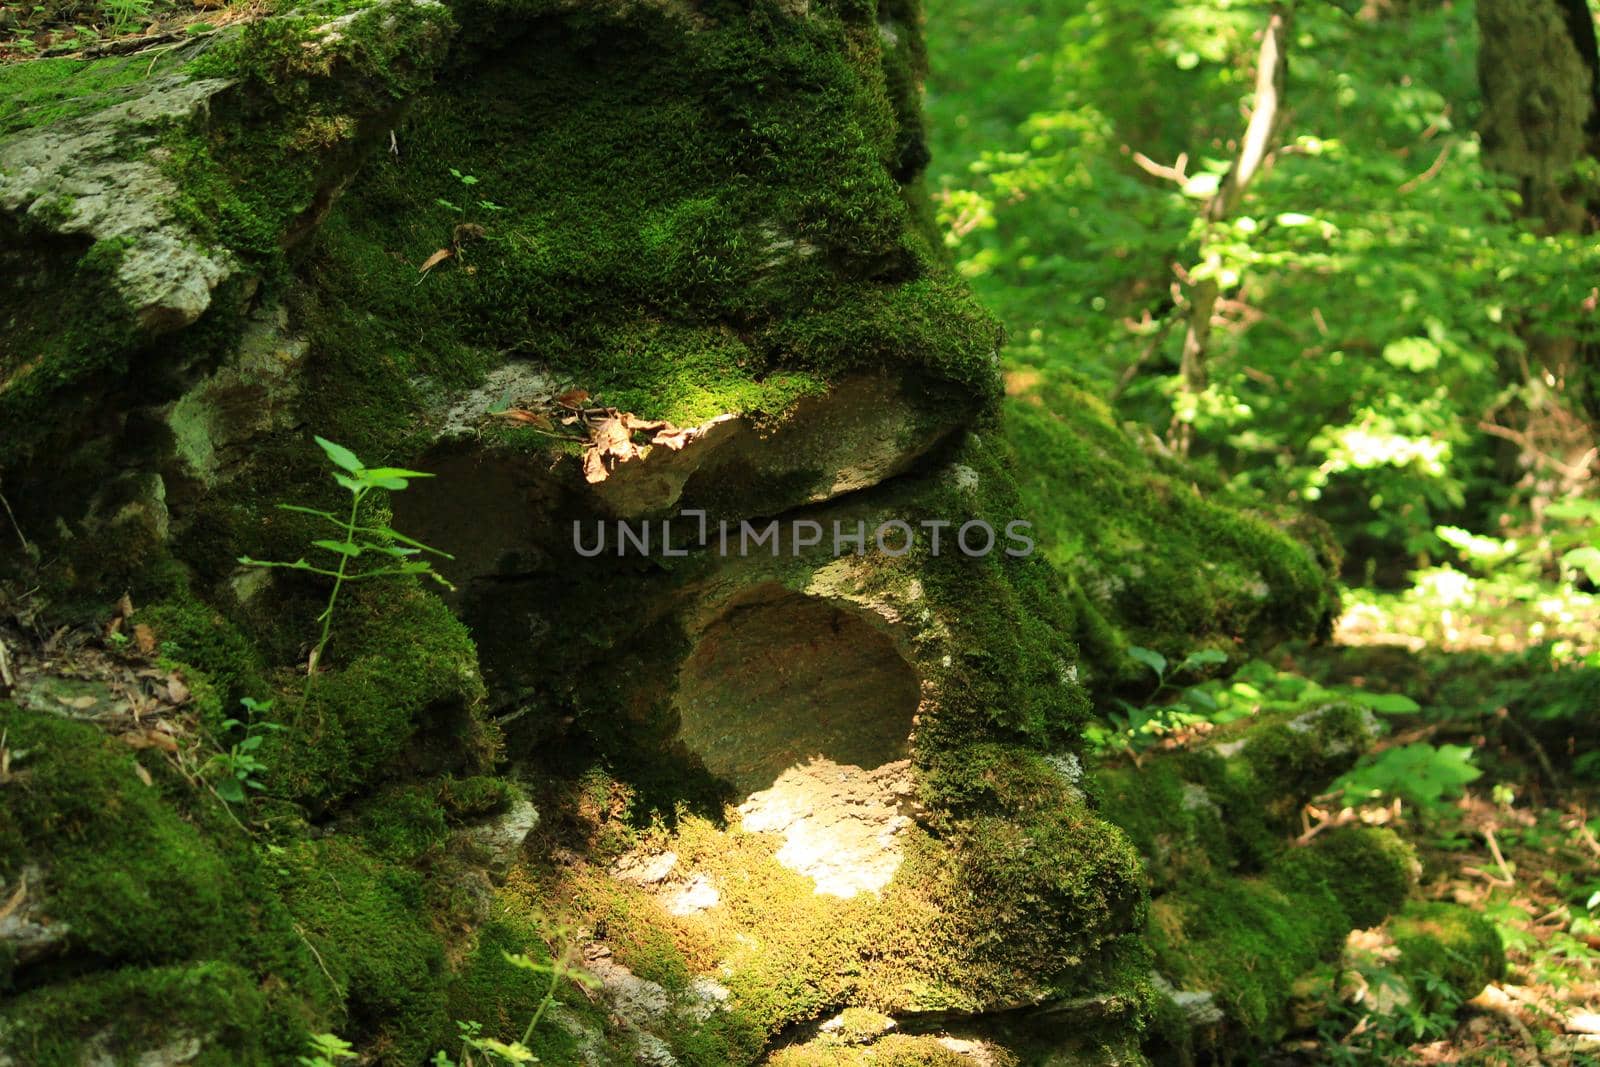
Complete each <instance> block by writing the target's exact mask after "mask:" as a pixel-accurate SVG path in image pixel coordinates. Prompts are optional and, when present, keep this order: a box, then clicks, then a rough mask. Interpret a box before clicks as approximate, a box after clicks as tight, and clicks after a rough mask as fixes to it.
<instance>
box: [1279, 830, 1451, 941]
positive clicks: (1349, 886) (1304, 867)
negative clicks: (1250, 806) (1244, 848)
mask: <svg viewBox="0 0 1600 1067" xmlns="http://www.w3.org/2000/svg"><path fill="white" fill-rule="evenodd" d="M1419 870H1420V865H1419V864H1418V863H1417V857H1416V853H1414V852H1413V851H1412V850H1411V846H1410V845H1408V844H1406V843H1405V842H1404V841H1402V840H1401V839H1400V838H1399V837H1398V836H1396V835H1395V834H1394V833H1393V832H1392V831H1389V830H1382V829H1374V828H1371V827H1362V826H1345V827H1339V828H1337V829H1334V830H1331V831H1329V832H1327V833H1325V834H1323V835H1321V836H1320V837H1319V838H1318V840H1317V847H1316V848H1300V849H1292V850H1291V851H1290V852H1289V853H1288V855H1286V856H1285V857H1284V858H1283V859H1282V860H1281V861H1280V862H1279V863H1278V864H1277V865H1276V867H1274V869H1273V872H1272V877H1273V879H1274V880H1275V881H1277V883H1278V884H1279V885H1281V886H1284V887H1285V888H1288V889H1291V890H1294V891H1298V892H1300V893H1303V894H1305V895H1308V896H1315V895H1318V894H1319V892H1320V891H1321V890H1322V889H1326V890H1327V891H1328V892H1330V893H1332V895H1333V897H1334V899H1336V900H1337V901H1338V902H1339V908H1340V910H1341V911H1342V912H1343V913H1344V915H1345V917H1346V918H1347V919H1348V920H1349V925H1350V927H1351V928H1353V929H1365V928H1367V927H1369V926H1376V925H1377V924H1378V923H1380V922H1382V921H1383V920H1384V917H1385V916H1387V915H1389V914H1391V913H1392V912H1394V911H1395V910H1396V909H1398V908H1399V907H1400V905H1401V903H1402V902H1403V901H1404V900H1405V899H1406V896H1407V895H1408V894H1409V893H1410V892H1411V889H1412V887H1413V886H1415V885H1416V880H1417V873H1418V871H1419Z"/></svg>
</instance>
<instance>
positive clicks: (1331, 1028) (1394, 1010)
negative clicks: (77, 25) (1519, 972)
mask: <svg viewBox="0 0 1600 1067" xmlns="http://www.w3.org/2000/svg"><path fill="white" fill-rule="evenodd" d="M1350 977H1351V978H1354V979H1356V981H1357V982H1358V984H1359V987H1360V988H1361V989H1362V990H1364V993H1363V995H1362V996H1360V997H1359V998H1358V1002H1356V1003H1352V1002H1350V1001H1346V1000H1344V999H1337V1000H1335V1002H1334V1003H1332V1004H1330V1005H1329V1011H1328V1013H1327V1014H1326V1015H1324V1016H1323V1017H1322V1019H1321V1021H1320V1022H1319V1024H1318V1026H1317V1030H1318V1033H1319V1034H1320V1036H1321V1038H1322V1040H1321V1041H1320V1042H1319V1043H1318V1044H1319V1051H1320V1052H1321V1053H1322V1055H1323V1056H1324V1058H1325V1059H1326V1062H1328V1063H1332V1064H1341V1065H1349V1067H1355V1065H1357V1064H1367V1063H1408V1062H1411V1061H1412V1060H1413V1059H1414V1054H1413V1052H1412V1049H1411V1046H1412V1045H1414V1044H1416V1043H1417V1042H1420V1041H1436V1040H1439V1039H1441V1038H1444V1037H1446V1036H1447V1035H1449V1034H1450V1032H1451V1031H1452V1030H1454V1029H1455V1026H1456V1012H1457V1011H1458V1010H1459V1009H1460V1007H1461V994H1460V993H1458V992H1457V991H1456V990H1455V989H1454V987H1452V986H1451V985H1450V983H1448V982H1446V981H1445V980H1444V979H1442V978H1440V977H1439V976H1438V975H1435V974H1431V973H1428V972H1426V971H1422V972H1418V973H1416V974H1412V975H1410V976H1409V977H1408V978H1402V977H1400V976H1399V975H1396V974H1394V973H1392V972H1390V971H1388V970H1385V969H1384V968H1383V967H1382V966H1381V965H1360V966H1357V967H1356V968H1355V969H1354V970H1353V971H1352V972H1351V973H1350Z"/></svg>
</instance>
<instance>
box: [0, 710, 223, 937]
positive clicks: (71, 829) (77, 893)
mask: <svg viewBox="0 0 1600 1067" xmlns="http://www.w3.org/2000/svg"><path fill="white" fill-rule="evenodd" d="M0 728H3V729H4V730H5V732H6V736H7V745H8V746H9V748H10V749H11V751H12V752H14V753H16V752H22V753H25V754H26V756H25V760H17V761H16V768H15V769H16V770H17V771H19V772H22V773H23V774H24V775H25V777H22V778H21V779H20V780H19V781H18V782H17V783H16V784H15V786H14V787H8V788H7V789H6V790H5V793H4V796H3V798H0V799H3V801H4V804H5V809H6V816H7V818H6V822H7V824H8V825H9V826H10V827H12V828H13V830H12V831H11V833H10V834H8V835H7V836H8V837H9V836H12V835H15V837H14V840H13V843H14V844H15V845H16V846H17V847H16V848H8V849H6V850H5V854H4V856H3V857H0V865H3V867H4V870H3V874H4V876H5V878H6V880H7V881H8V882H12V881H15V880H16V879H17V878H18V877H19V876H20V874H21V870H20V864H21V863H22V862H23V861H24V859H26V860H29V861H31V862H34V863H37V864H41V865H42V866H43V867H44V869H45V872H46V879H47V882H46V884H47V885H48V887H49V888H48V900H49V901H50V914H51V917H52V918H53V919H55V920H56V921H59V922H63V923H65V924H66V925H67V926H68V927H69V928H70V930H71V934H70V938H71V943H72V944H73V945H76V946H78V947H79V948H80V949H81V950H83V951H86V952H90V953H92V954H93V955H94V956H96V957H98V958H100V959H102V960H107V961H117V962H130V963H159V962H166V961H173V960H183V959H187V958H189V957H191V956H194V955H196V954H201V953H205V952H209V951H214V950H215V948H216V946H217V945H218V944H220V943H226V942H227V941H228V940H229V936H230V930H229V923H230V916H229V914H228V912H229V905H230V903H232V902H233V901H234V900H235V896H234V894H233V893H232V892H231V890H230V886H231V885H232V876H231V873H230V871H229V867H228V864H227V862H226V861H225V859H224V858H223V856H222V855H221V854H220V853H219V852H218V851H217V850H216V849H215V848H213V847H211V846H210V845H209V844H208V843H207V842H206V841H205V840H204V839H203V838H202V836H201V834H200V833H199V831H198V830H196V829H195V827H194V826H192V825H191V824H189V823H188V822H185V821H184V820H183V819H181V818H179V817H178V815H177V814H176V813H175V812H174V811H173V810H172V809H171V808H169V807H168V806H166V805H165V804H164V803H163V802H162V796H161V793H160V791H158V790H157V789H156V788H154V787H152V786H147V785H145V784H144V783H143V782H142V781H141V780H140V779H139V777H138V776H137V775H136V773H135V767H134V762H135V761H134V757H133V754H132V751H131V750H128V749H127V748H126V747H125V746H120V745H118V746H115V747H113V743H109V742H107V741H106V740H105V739H104V737H103V735H102V734H101V733H100V731H99V730H97V729H95V728H94V727H92V726H88V725H84V724H81V723H75V722H70V721H67V720H63V719H56V718H54V717H50V716H45V715H39V714H35V713H28V712H22V711H19V710H17V709H15V708H13V707H10V706H6V705H0ZM119 749H120V751H119ZM174 901H182V902H183V906H182V907H174V906H173V902H174Z"/></svg>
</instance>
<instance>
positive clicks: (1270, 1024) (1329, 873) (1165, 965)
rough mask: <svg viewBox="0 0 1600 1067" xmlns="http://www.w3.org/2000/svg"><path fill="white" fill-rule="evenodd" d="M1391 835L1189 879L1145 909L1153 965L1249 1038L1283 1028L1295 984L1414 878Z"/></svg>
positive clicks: (1340, 840)
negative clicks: (1218, 1009)
mask: <svg viewBox="0 0 1600 1067" xmlns="http://www.w3.org/2000/svg"><path fill="white" fill-rule="evenodd" d="M1414 865H1415V859H1414V858H1413V856H1412V854H1411V851H1410V849H1409V848H1407V847H1406V846H1405V845H1404V844H1403V843H1402V842H1401V841H1400V840H1399V839H1398V838H1396V837H1395V836H1394V835H1393V834H1392V833H1391V832H1390V831H1387V830H1379V829H1372V828H1368V827H1351V828H1346V829H1341V830H1338V831H1333V832H1331V833H1329V834H1327V835H1323V836H1322V837H1320V838H1318V839H1316V840H1314V841H1313V842H1312V843H1311V844H1310V845H1309V846H1307V847H1305V848H1301V849H1293V850H1290V851H1289V852H1288V853H1287V854H1286V855H1285V856H1284V857H1283V858H1282V859H1281V860H1279V861H1278V862H1277V863H1275V864H1273V865H1271V866H1269V867H1268V868H1267V870H1266V872H1265V874H1264V875H1263V876H1260V877H1239V876H1236V875H1226V874H1207V875H1198V876H1195V877H1193V878H1191V879H1189V880H1187V881H1185V882H1184V883H1183V884H1181V885H1180V886H1178V887H1177V888H1175V889H1174V890H1173V891H1172V892H1170V893H1168V894H1166V895H1165V896H1162V897H1160V898H1159V899H1158V900H1157V901H1156V902H1155V903H1154V904H1153V905H1152V910H1151V923H1150V942H1151V944H1152V946H1153V948H1154V951H1155V958H1156V964H1157V968H1158V969H1159V970H1160V971H1161V973H1162V974H1164V975H1166V976H1168V977H1169V978H1170V979H1171V980H1172V981H1173V983H1174V984H1175V985H1177V986H1178V987H1179V988H1181V989H1185V990H1209V991H1212V992H1214V993H1215V994H1216V995H1217V998H1218V1000H1219V1002H1220V1003H1221V1005H1222V1006H1223V1007H1224V1009H1225V1010H1226V1012H1227V1014H1228V1017H1229V1018H1230V1019H1232V1020H1233V1021H1234V1022H1236V1023H1237V1024H1239V1025H1240V1026H1241V1027H1243V1029H1244V1030H1245V1032H1246V1033H1247V1034H1249V1035H1250V1037H1251V1038H1252V1039H1257V1040H1266V1041H1270V1040H1273V1039H1274V1038H1276V1037H1277V1036H1278V1035H1279V1033H1280V1032H1281V1030H1282V1028H1283V1027H1284V1025H1285V1024H1286V1019H1287V1012H1288V1006H1289V998H1290V996H1291V993H1292V987H1293V983H1294V981H1295V979H1296V978H1298V977H1299V976H1300V975H1301V974H1303V973H1305V972H1306V971H1308V970H1310V969H1311V968H1312V967H1313V966H1314V965H1315V964H1317V963H1318V962H1320V961H1327V960H1331V959H1333V958H1335V957H1336V956H1337V955H1338V952H1339V950H1340V947H1341V946H1342V945H1343V943H1344V939H1345V935H1346V934H1348V933H1349V931H1350V930H1351V929H1352V928H1355V927H1362V926H1368V925H1371V924H1373V923H1375V922H1377V921H1380V920H1381V919H1382V918H1383V917H1384V916H1385V915H1387V914H1389V913H1390V912H1392V911H1394V910H1395V909H1396V908H1398V907H1399V906H1400V904H1401V902H1402V901H1403V900H1404V898H1405V894H1406V893H1407V892H1408V891H1409V889H1410V887H1411V885H1412V880H1413V877H1414Z"/></svg>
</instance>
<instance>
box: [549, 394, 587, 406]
mask: <svg viewBox="0 0 1600 1067" xmlns="http://www.w3.org/2000/svg"><path fill="white" fill-rule="evenodd" d="M588 402H589V391H588V390H587V389H568V390H567V391H566V392H564V393H562V394H561V395H560V396H558V397H556V403H557V404H560V405H561V406H562V407H564V408H581V407H583V405H585V404H587V403H588Z"/></svg>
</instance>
